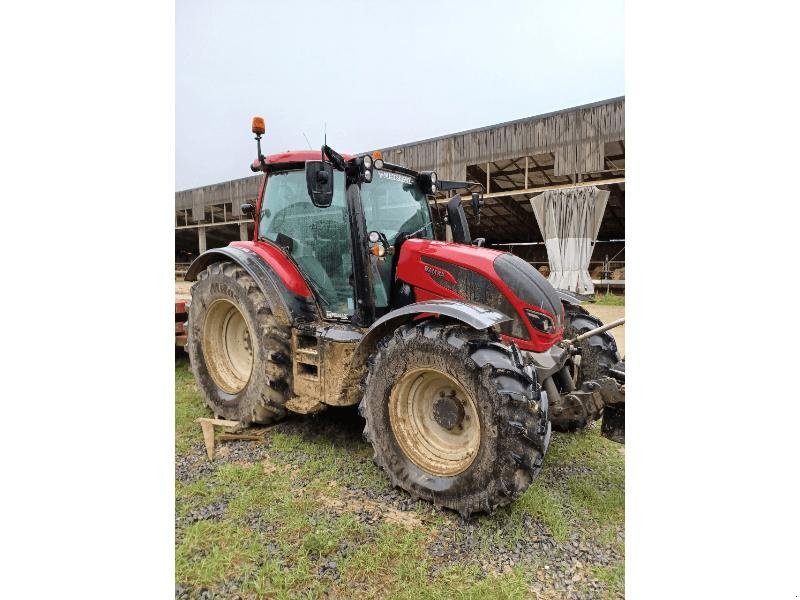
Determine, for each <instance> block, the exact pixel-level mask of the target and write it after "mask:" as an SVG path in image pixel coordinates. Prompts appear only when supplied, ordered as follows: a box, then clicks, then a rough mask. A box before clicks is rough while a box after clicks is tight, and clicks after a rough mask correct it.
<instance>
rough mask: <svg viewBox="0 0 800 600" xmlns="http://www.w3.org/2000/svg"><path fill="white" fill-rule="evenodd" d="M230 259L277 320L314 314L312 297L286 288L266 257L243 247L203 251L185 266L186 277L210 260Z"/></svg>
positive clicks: (288, 320)
mask: <svg viewBox="0 0 800 600" xmlns="http://www.w3.org/2000/svg"><path fill="white" fill-rule="evenodd" d="M222 261H230V262H234V263H236V264H238V265H239V266H241V267H242V268H243V269H244V270H245V271H247V273H248V274H249V275H250V277H252V278H253V279H254V280H255V282H256V284H257V285H258V287H259V289H261V291H262V292H263V294H264V296H265V297H266V298H267V302H268V303H269V306H270V309H271V310H272V313H273V314H274V315H275V318H276V319H278V321H279V322H281V323H283V324H286V325H292V324H294V323H295V322H297V321H313V320H315V319H317V318H318V316H319V315H318V310H317V306H316V303H315V302H314V297H313V295H312V294H311V293H310V291H309V293H308V295H302V294H299V293H297V292H296V291H293V290H290V289H289V288H288V287H287V286H286V285H285V283H284V282H283V281H282V279H281V277H280V276H279V275H278V273H277V272H276V269H275V268H274V267H273V266H272V265H271V264H270V262H269V261H268V259H266V258H264V257H262V256H260V255H259V254H257V253H256V252H254V251H252V250H250V249H249V248H246V247H237V246H226V247H224V248H214V249H212V250H208V251H207V252H203V254H201V255H200V256H198V257H197V258H196V259H195V260H194V262H192V264H191V265H190V266H189V270H188V271H187V272H186V277H185V279H186V281H196V280H197V275H198V274H199V273H200V272H201V271H203V270H204V269H205V268H206V267H208V266H209V265H211V264H214V263H217V262H222Z"/></svg>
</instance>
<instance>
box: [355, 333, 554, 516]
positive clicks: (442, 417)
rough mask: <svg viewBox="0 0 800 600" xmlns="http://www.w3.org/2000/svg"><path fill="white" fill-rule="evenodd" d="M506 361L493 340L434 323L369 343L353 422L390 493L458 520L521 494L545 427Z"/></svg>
mask: <svg viewBox="0 0 800 600" xmlns="http://www.w3.org/2000/svg"><path fill="white" fill-rule="evenodd" d="M516 356H517V358H516V359H515V353H514V352H513V351H512V349H511V348H510V347H509V346H505V345H503V344H501V343H500V341H499V338H498V337H497V336H496V335H495V334H494V333H491V332H487V331H476V330H474V329H472V328H470V327H467V326H465V325H462V324H453V323H452V322H447V321H443V320H441V319H428V320H425V321H416V322H414V323H409V324H406V325H403V326H401V327H400V328H399V329H398V330H397V331H395V332H394V334H393V335H392V336H390V337H388V338H385V339H384V340H382V341H381V342H380V343H379V345H378V349H377V351H376V354H375V355H374V356H373V357H372V358H371V359H370V365H369V371H368V374H367V378H366V382H365V394H364V398H363V399H362V401H361V404H360V405H359V412H360V413H361V415H362V416H363V417H364V419H365V420H366V426H365V428H364V437H365V438H366V439H367V440H368V441H369V442H371V443H372V446H373V449H374V450H375V455H374V460H375V462H376V464H378V465H379V466H380V467H382V468H383V469H384V470H385V471H386V473H387V474H388V475H389V478H390V479H391V482H392V484H393V485H395V486H397V487H400V488H402V489H404V490H406V491H407V492H409V493H410V494H411V495H412V496H413V497H415V498H422V499H424V500H427V501H430V502H433V503H434V504H435V505H437V506H442V507H446V508H450V509H453V510H456V511H458V512H459V513H460V514H461V515H462V516H463V517H465V518H467V517H469V516H470V515H471V514H472V513H475V512H482V511H492V510H493V509H494V508H495V507H497V506H503V505H506V504H509V503H510V502H512V501H513V500H514V499H516V498H517V497H518V496H519V495H520V494H521V493H522V492H523V491H524V490H525V489H526V488H527V487H528V486H529V485H530V483H531V481H533V479H534V478H535V477H536V476H537V475H538V473H539V471H540V469H541V466H542V460H543V458H544V455H545V452H546V451H547V446H548V444H549V442H550V423H549V421H548V420H547V406H546V400H544V405H542V401H543V398H542V396H541V394H540V390H539V385H538V382H537V381H536V373H535V370H534V369H533V367H532V366H526V367H523V366H522V365H521V364H520V362H521V359H519V355H518V354H517V355H516ZM448 388H450V389H449V391H448ZM428 396H430V398H429V397H428ZM462 396H463V397H462ZM403 407H405V408H403ZM470 415H473V417H472V419H473V421H474V419H475V418H477V421H478V422H477V423H474V422H471V421H470V420H469V417H470ZM415 421H416V422H417V423H415ZM460 440H463V444H460V443H459V441H460ZM476 440H477V441H476ZM404 448H405V449H404ZM459 449H462V450H463V452H461V451H459ZM470 450H471V451H472V454H471V455H470V453H469V451H470Z"/></svg>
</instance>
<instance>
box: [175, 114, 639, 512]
mask: <svg viewBox="0 0 800 600" xmlns="http://www.w3.org/2000/svg"><path fill="white" fill-rule="evenodd" d="M253 133H255V134H256V140H257V144H258V154H257V157H258V158H257V160H256V161H255V162H254V163H253V165H252V167H251V168H252V170H253V171H255V172H260V173H263V174H264V178H263V183H262V184H261V186H260V191H259V194H258V199H257V201H256V204H255V205H250V204H245V205H243V206H242V212H243V213H244V214H246V215H252V216H253V217H254V221H255V227H254V234H253V240H252V241H247V242H233V243H231V244H230V245H229V246H227V247H225V248H216V249H212V250H209V251H208V252H205V253H203V254H202V255H201V256H199V257H198V258H197V259H196V260H195V261H194V262H193V263H192V265H191V266H190V268H189V270H188V272H187V274H186V279H187V280H189V281H195V280H196V283H194V285H193V286H192V289H191V294H192V296H191V300H190V301H189V302H188V306H187V309H186V310H187V313H188V322H187V324H186V331H185V335H186V351H187V352H188V354H189V357H190V361H191V369H192V372H193V374H194V376H195V378H196V380H197V383H198V386H199V388H200V390H201V392H202V395H203V397H204V398H205V401H206V403H207V404H208V406H209V407H211V409H212V410H213V411H214V413H215V415H217V416H221V417H224V418H226V419H232V420H238V421H241V422H243V423H245V424H249V423H270V422H273V421H275V420H277V419H280V418H282V417H284V416H286V414H287V413H288V412H290V411H293V412H298V413H311V412H316V411H319V410H322V409H324V408H325V407H327V406H351V405H358V410H359V412H360V414H361V415H362V417H363V418H364V420H365V421H366V424H365V428H364V437H365V438H366V440H368V441H369V442H370V443H371V444H372V446H373V448H374V451H375V456H374V458H375V461H376V463H377V464H378V465H380V466H381V467H382V468H383V469H384V470H385V471H386V473H387V474H388V476H389V478H390V479H391V481H392V483H393V484H394V485H396V486H398V487H401V488H403V489H404V490H406V491H407V492H409V493H410V494H411V495H412V496H414V497H418V498H424V499H426V500H429V501H432V502H434V503H435V504H436V505H438V506H443V507H447V508H450V509H454V510H457V511H458V512H460V513H461V514H462V515H464V516H469V515H470V514H472V513H474V512H479V511H491V510H492V509H494V508H495V507H497V506H500V505H505V504H508V503H510V502H511V501H513V500H514V499H515V498H516V497H517V496H518V495H519V494H520V493H521V492H522V491H523V490H525V489H526V488H527V487H528V485H530V483H531V481H532V480H533V479H534V478H535V477H536V475H537V474H538V472H539V470H540V469H541V466H542V461H543V459H544V456H545V453H546V451H547V448H548V445H549V443H550V436H551V428H555V429H556V430H561V431H570V430H574V429H577V428H581V427H584V426H586V425H587V424H589V423H591V422H592V421H594V420H596V419H598V418H600V417H601V416H602V417H603V425H602V431H603V433H604V435H606V436H608V437H611V438H612V439H615V440H617V441H622V440H623V436H624V363H623V362H621V361H620V357H619V355H618V353H617V348H616V344H615V343H614V339H613V337H612V336H611V335H610V334H608V333H607V332H605V331H604V328H603V327H602V323H600V322H599V321H598V320H597V319H595V318H594V317H592V316H590V315H589V314H588V313H587V312H586V311H585V310H584V309H583V308H581V306H580V300H579V299H578V298H577V297H575V296H573V295H571V294H568V293H564V292H560V291H558V290H556V289H554V288H553V287H552V286H551V285H550V283H549V282H548V281H547V280H546V279H545V278H544V277H543V276H542V275H541V274H540V273H539V272H538V271H537V270H536V269H534V268H533V267H532V266H531V265H530V264H528V263H527V262H525V261H524V260H522V259H520V258H519V257H516V256H514V255H513V254H510V253H508V252H500V251H497V250H491V249H488V248H485V247H483V240H482V239H477V240H472V239H471V237H470V233H469V226H468V223H467V219H466V215H465V211H464V208H463V206H462V202H463V200H462V197H461V195H455V196H453V198H452V199H450V200H449V202H448V203H447V217H446V223H443V222H438V220H437V218H435V217H436V215H435V214H433V213H432V212H431V210H430V206H429V201H428V200H429V198H430V197H431V196H432V195H435V194H437V193H440V192H447V191H457V190H462V191H464V192H466V193H468V194H471V201H472V205H473V208H474V209H475V212H476V214H479V211H480V207H481V204H482V193H481V186H480V184H476V183H472V182H466V181H465V182H458V181H440V180H439V179H438V177H437V175H436V173H435V172H432V171H428V172H417V171H413V170H410V169H407V168H405V167H402V166H399V165H392V164H388V163H385V162H384V161H383V160H382V157H381V156H380V154H378V153H376V154H374V155H361V156H348V155H340V154H338V153H337V152H335V151H334V150H332V149H331V148H330V147H328V146H327V145H324V146H323V147H322V149H321V151H320V152H315V151H301V152H285V153H283V154H276V155H273V156H266V157H265V156H263V155H262V154H261V136H262V134H263V133H264V124H263V120H261V119H259V118H256V119H254V120H253ZM445 226H449V227H450V229H451V231H452V239H453V240H454V241H453V242H445V241H441V240H437V239H436V237H437V232H438V234H439V235H440V236H441V232H442V231H443V230H444V227H445ZM176 321H177V319H176ZM178 328H179V326H177V327H176V330H177V329H178ZM581 333H583V335H580V334H581ZM565 338H574V339H572V340H566V339H565Z"/></svg>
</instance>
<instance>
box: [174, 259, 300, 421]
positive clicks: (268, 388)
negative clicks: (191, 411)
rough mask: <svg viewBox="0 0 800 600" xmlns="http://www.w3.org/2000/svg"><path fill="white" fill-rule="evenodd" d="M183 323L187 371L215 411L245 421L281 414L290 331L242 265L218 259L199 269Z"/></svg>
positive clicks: (288, 390)
mask: <svg viewBox="0 0 800 600" xmlns="http://www.w3.org/2000/svg"><path fill="white" fill-rule="evenodd" d="M187 327H188V331H187V333H188V340H187V344H186V351H187V352H188V353H189V360H190V366H191V370H192V373H193V374H194V377H195V380H196V381H197V386H198V387H199V388H200V392H201V393H202V395H203V399H204V400H205V402H206V404H207V405H208V407H209V408H211V410H213V411H214V414H215V415H217V416H222V417H224V418H226V419H231V420H234V421H241V422H242V423H243V424H245V425H249V424H251V423H261V424H266V423H271V422H274V421H276V420H278V419H280V418H282V417H284V416H285V415H286V409H285V408H284V404H285V403H286V401H287V400H288V398H289V395H290V393H291V383H292V382H291V372H292V371H291V350H290V340H291V333H290V330H289V327H288V326H282V325H280V324H279V323H278V321H277V320H276V319H275V317H274V315H273V314H272V311H271V310H270V308H269V304H268V303H267V300H266V298H265V297H264V294H263V293H262V292H261V289H260V288H259V287H258V285H257V284H256V282H255V281H254V280H253V278H252V277H250V275H248V274H247V272H246V271H245V270H244V269H242V268H241V267H240V266H239V265H237V264H234V263H231V262H218V263H214V264H212V265H210V266H209V267H208V268H207V269H206V270H205V271H203V272H201V273H200V274H199V276H198V281H197V282H196V283H195V284H194V285H193V286H192V300H191V302H190V303H189V321H188V326H187Z"/></svg>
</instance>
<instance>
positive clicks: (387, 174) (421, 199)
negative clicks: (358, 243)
mask: <svg viewBox="0 0 800 600" xmlns="http://www.w3.org/2000/svg"><path fill="white" fill-rule="evenodd" d="M361 204H362V205H363V207H364V217H365V219H366V225H367V231H380V232H381V233H383V234H384V235H385V236H386V238H387V239H388V240H389V244H391V245H394V243H395V241H396V240H397V236H398V235H400V233H409V234H411V233H414V234H416V235H415V237H421V238H427V239H431V238H433V225H432V223H431V216H430V211H429V210H428V201H427V199H426V198H425V194H424V193H422V190H421V189H420V188H419V186H418V185H417V182H416V181H415V180H414V178H413V177H410V176H409V175H404V174H402V173H393V172H392V171H386V170H383V169H376V170H375V171H374V177H373V179H372V182H371V183H365V184H363V185H362V186H361Z"/></svg>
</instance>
